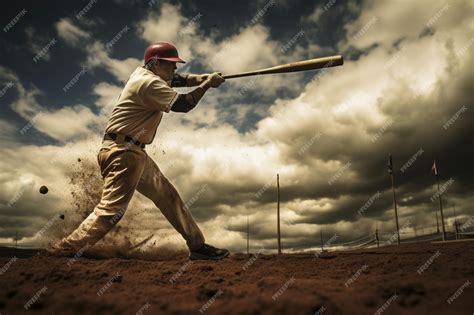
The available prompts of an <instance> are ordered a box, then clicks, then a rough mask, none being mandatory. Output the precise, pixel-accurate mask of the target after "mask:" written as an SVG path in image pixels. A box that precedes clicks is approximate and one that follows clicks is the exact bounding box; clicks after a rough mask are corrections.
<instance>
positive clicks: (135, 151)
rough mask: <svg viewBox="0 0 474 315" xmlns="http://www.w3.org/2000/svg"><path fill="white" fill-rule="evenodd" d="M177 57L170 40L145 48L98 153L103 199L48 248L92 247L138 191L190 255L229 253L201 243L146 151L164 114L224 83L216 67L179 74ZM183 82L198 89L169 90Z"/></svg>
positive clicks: (188, 105)
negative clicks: (203, 72) (214, 68)
mask: <svg viewBox="0 0 474 315" xmlns="http://www.w3.org/2000/svg"><path fill="white" fill-rule="evenodd" d="M177 62H180V63H185V61H183V60H182V59H181V58H180V57H179V56H178V51H177V49H176V47H174V46H173V45H171V44H169V43H157V44H154V45H151V46H150V47H148V48H147V49H146V51H145V56H144V65H143V66H142V67H138V68H137V69H136V70H135V71H134V72H133V73H132V74H131V76H130V78H129V80H128V82H127V84H126V85H125V87H124V89H123V91H122V93H121V94H120V96H119V98H118V100H117V104H116V105H115V107H114V110H113V112H112V116H111V117H110V119H109V122H108V124H107V127H106V130H105V135H104V139H103V142H102V148H101V149H100V151H99V153H98V156H97V160H98V163H99V166H100V170H101V174H102V177H103V179H104V186H103V190H102V197H101V200H100V202H99V203H98V204H97V206H96V207H95V208H94V210H93V212H92V213H91V214H90V215H89V216H88V217H87V218H86V219H85V220H84V221H83V222H82V223H81V224H80V226H79V227H78V228H77V229H76V230H75V231H73V232H72V233H71V234H70V235H69V236H67V237H66V238H64V239H62V240H61V241H59V242H58V243H56V244H54V245H52V246H50V248H49V251H50V252H53V253H55V254H58V253H59V254H67V255H71V254H74V253H76V252H77V251H79V250H80V249H81V248H87V247H88V246H93V245H94V244H95V243H96V242H97V241H99V240H100V239H101V238H102V237H104V235H105V234H106V233H107V232H109V231H110V230H111V229H112V228H113V227H114V225H115V224H116V223H117V222H118V221H119V220H120V218H121V217H122V216H123V215H124V213H125V210H126V209H127V206H128V204H129V202H130V200H131V198H132V196H133V193H134V192H135V190H137V191H138V192H140V193H141V194H143V195H144V196H146V197H147V198H149V199H151V200H152V201H153V202H154V203H155V205H156V206H157V207H158V208H159V209H160V210H161V212H162V213H163V215H164V216H165V217H166V219H168V221H169V222H170V223H171V224H172V225H173V227H174V228H175V229H176V230H177V231H178V232H179V233H180V234H181V235H182V237H183V238H184V239H185V240H186V244H187V246H188V248H189V251H190V258H191V259H192V260H195V259H213V260H216V259H221V258H224V257H226V256H227V255H228V254H229V251H228V250H226V249H218V248H215V247H213V246H211V245H208V244H206V243H205V240H204V236H203V234H202V232H201V230H200V229H199V227H198V226H197V224H196V222H195V221H194V218H193V217H192V215H191V213H190V212H189V209H188V208H187V207H186V205H185V204H184V202H183V200H182V199H181V197H180V195H179V193H178V191H177V190H176V189H175V188H174V187H173V185H172V184H171V183H170V182H169V181H168V179H167V178H166V177H165V176H164V175H163V173H161V171H160V169H159V168H158V166H157V165H156V163H155V162H154V161H153V160H152V159H151V158H150V157H149V156H148V154H147V153H146V151H145V147H146V145H147V144H150V143H151V142H152V141H153V139H154V138H155V135H156V130H157V128H158V125H159V124H160V121H161V119H162V117H163V114H164V113H169V112H170V111H172V112H178V113H187V112H189V111H190V110H192V109H193V108H194V107H195V106H196V105H197V104H198V102H199V100H200V99H201V98H202V97H203V95H204V93H206V91H207V90H208V89H209V88H211V87H212V88H217V87H218V86H219V85H221V84H222V83H223V82H224V78H222V76H221V75H220V74H219V73H217V72H215V73H212V74H202V75H192V74H188V75H181V74H177V73H175V70H176V63H177ZM185 86H187V87H192V86H196V87H197V88H196V89H195V90H193V91H192V92H190V93H187V94H178V93H177V92H176V91H175V90H173V89H172V87H185Z"/></svg>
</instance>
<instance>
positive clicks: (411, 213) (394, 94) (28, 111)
mask: <svg viewBox="0 0 474 315" xmlns="http://www.w3.org/2000/svg"><path fill="white" fill-rule="evenodd" d="M473 16H474V4H473V2H472V1H468V0H463V1H444V0H442V1H428V0H426V1H408V0H406V1H405V0H403V1H395V0H393V1H375V0H372V1H371V0H367V1H344V2H343V1H337V0H331V1H287V0H270V1H267V0H263V1H247V2H245V1H219V2H218V1H199V2H193V1H186V0H183V1H180V3H179V4H176V2H173V3H171V2H163V1H158V0H157V1H154V0H152V1H122V0H121V1H118V0H117V1H105V0H98V1H96V0H91V1H87V0H86V1H68V2H60V3H58V2H56V1H44V2H42V3H41V5H39V4H38V2H37V1H15V2H14V3H11V4H10V5H9V6H8V7H4V8H3V9H2V13H1V26H2V28H3V30H2V32H1V37H0V44H1V45H0V70H1V71H0V104H1V107H0V112H1V116H0V127H1V128H0V130H1V134H0V141H1V146H0V157H1V164H0V176H1V182H0V203H1V204H0V243H1V244H11V243H12V241H13V239H14V237H15V234H16V233H18V238H19V243H20V244H23V245H25V246H26V245H31V246H33V245H35V246H39V245H41V244H44V243H45V242H47V241H49V240H51V239H52V238H56V237H58V236H61V235H64V234H65V233H67V232H68V231H70V230H71V229H73V228H74V227H76V226H77V225H78V224H79V222H80V220H81V218H83V217H84V216H85V215H87V213H88V212H90V211H92V207H93V206H94V203H95V202H97V201H98V199H97V198H98V197H99V195H100V184H101V182H100V180H101V179H100V174H99V170H98V166H97V162H96V155H97V152H98V150H99V148H100V142H101V140H100V139H101V136H102V135H103V131H104V128H105V125H106V123H107V118H108V116H109V115H110V113H111V111H112V109H113V106H114V102H115V100H116V99H117V97H118V95H119V94H120V91H121V89H122V87H123V86H124V84H125V82H126V81H127V78H128V77H129V75H130V74H131V72H132V71H133V70H134V69H135V68H136V67H137V66H140V65H141V63H142V61H141V58H142V56H143V52H144V50H145V48H146V47H147V45H149V44H150V43H153V42H159V41H168V42H171V43H173V44H175V45H176V46H177V47H178V49H179V53H180V55H181V56H182V58H184V59H185V60H187V61H188V63H186V64H185V65H182V66H180V68H178V72H190V73H207V72H212V71H221V72H223V73H224V74H231V73H234V72H241V71H249V70H256V69H260V68H264V67H269V66H274V65H278V64H281V63H287V62H291V61H298V60H305V59H309V58H316V57H323V56H328V55H333V54H341V55H343V56H344V58H345V64H344V66H343V67H338V68H331V69H328V70H327V71H320V72H314V71H313V72H305V73H293V74H285V75H269V76H262V77H253V78H252V77H250V78H242V79H232V80H228V81H227V82H226V83H225V84H223V85H222V86H221V87H220V88H218V89H212V90H210V91H209V92H208V93H207V94H206V95H205V97H204V98H203V99H202V101H201V102H200V104H199V106H198V107H197V108H196V109H194V110H193V111H192V112H190V113H187V114H180V113H169V114H166V115H165V117H164V119H163V121H162V123H161V125H160V127H159V129H158V133H157V137H156V138H155V141H154V142H153V144H151V145H150V146H148V148H147V152H148V154H149V155H150V156H152V158H153V159H154V160H155V161H156V162H157V164H158V165H159V166H160V167H161V169H162V171H163V172H164V173H165V175H166V176H167V177H168V178H169V179H170V180H171V182H173V183H174V185H175V186H176V187H177V189H178V190H179V191H180V193H181V195H182V197H183V199H184V200H185V201H188V205H189V207H190V209H191V211H192V213H193V215H194V216H195V218H196V220H197V221H198V222H199V224H200V226H201V228H202V229H203V232H204V234H205V236H206V237H207V239H208V241H209V242H210V243H212V244H215V245H218V246H225V247H228V248H231V249H233V250H244V248H245V244H246V234H245V233H246V222H247V216H248V217H249V220H250V234H251V246H252V247H253V248H260V247H263V248H265V249H275V247H276V241H275V235H276V174H277V173H279V174H280V185H281V211H282V214H281V215H282V243H283V247H284V248H286V249H289V248H291V249H305V248H311V247H314V246H317V245H318V244H319V232H320V230H321V229H322V230H323V231H324V235H325V236H326V238H329V237H330V236H332V235H334V234H336V235H338V237H339V240H338V241H348V240H352V239H355V238H357V237H360V236H363V235H367V234H369V233H373V231H374V229H375V228H376V227H377V228H379V229H381V230H384V231H394V229H395V225H394V214H393V206H392V192H391V184H390V177H389V174H388V172H387V158H388V155H389V154H390V153H392V155H393V160H394V175H395V183H396V189H397V197H398V203H399V216H400V225H401V226H405V227H406V229H405V231H406V232H410V231H413V230H414V228H415V227H417V228H418V229H419V230H420V229H422V228H429V227H431V228H433V225H435V224H436V217H435V212H436V209H437V207H438V204H437V200H436V199H434V198H433V195H434V194H435V193H436V182H435V177H434V175H433V173H432V172H431V166H432V164H433V159H434V158H436V159H437V164H438V170H439V173H440V185H441V187H442V188H443V190H444V194H443V198H444V199H443V203H444V207H445V219H446V224H447V229H449V230H452V223H453V222H454V216H453V205H455V206H456V214H457V220H459V221H461V222H465V221H466V220H468V219H469V218H470V217H471V216H472V215H474V210H473V208H472V204H473V202H474V196H473V194H472V192H473V188H474V181H473V180H472V175H473V174H474V172H473V171H474V167H473V162H472V161H473V160H474V151H473V145H472V144H473V141H472V136H473V130H474V128H473V106H472V105H473V93H474V92H473V91H474V89H473V87H474V86H473V85H474V62H473V56H474V45H473V44H474V37H473V34H474V19H473V18H472V17H473ZM470 139H471V140H470ZM42 185H46V186H48V188H49V193H48V194H46V195H42V194H40V193H39V192H38V190H39V187H40V186H42ZM433 200H434V201H433ZM58 214H65V215H66V216H65V220H58V219H57V216H58ZM107 239H108V240H109V241H113V240H119V241H125V242H130V243H131V244H132V246H133V245H135V244H137V243H139V242H141V241H143V240H145V241H144V242H145V243H147V244H148V246H152V245H150V244H153V243H150V242H151V240H153V241H154V243H155V244H156V245H153V246H164V244H176V246H178V247H179V246H181V247H183V246H184V242H183V241H182V240H181V239H180V238H179V237H178V236H177V235H176V233H175V232H174V231H173V230H171V229H170V225H169V224H168V223H167V222H166V220H165V219H164V218H163V216H162V215H161V213H160V212H159V211H158V210H157V209H156V208H155V207H154V205H153V204H152V203H151V201H148V200H147V199H146V198H144V197H143V196H141V195H139V193H136V195H135V196H134V199H133V201H132V203H131V205H130V208H129V210H128V212H127V214H126V215H125V217H124V219H123V220H122V221H121V222H120V223H119V225H118V227H117V229H116V230H115V231H113V232H112V233H111V234H110V235H108V237H107ZM106 241H107V240H106ZM98 245H99V244H98Z"/></svg>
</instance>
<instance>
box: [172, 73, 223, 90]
mask: <svg viewBox="0 0 474 315" xmlns="http://www.w3.org/2000/svg"><path fill="white" fill-rule="evenodd" d="M219 74H220V75H222V74H221V73H220V72H219ZM210 75H211V73H204V74H179V73H175V74H174V77H173V79H171V84H170V86H171V87H192V86H199V85H201V84H202V83H203V82H204V81H206V79H207V78H209V76H210Z"/></svg>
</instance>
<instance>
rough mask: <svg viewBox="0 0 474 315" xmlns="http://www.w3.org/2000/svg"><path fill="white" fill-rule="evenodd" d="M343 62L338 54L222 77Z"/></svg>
mask: <svg viewBox="0 0 474 315" xmlns="http://www.w3.org/2000/svg"><path fill="white" fill-rule="evenodd" d="M343 64H344V59H343V58H342V56H340V55H336V56H329V57H323V58H316V59H310V60H304V61H298V62H292V63H288V64H284V65H280V66H276V67H272V68H267V69H262V70H257V71H249V72H241V73H236V74H230V75H224V76H223V77H224V79H234V78H241V77H248V76H253V75H262V74H274V73H290V72H299V71H307V70H317V69H325V68H329V67H337V66H342V65H343Z"/></svg>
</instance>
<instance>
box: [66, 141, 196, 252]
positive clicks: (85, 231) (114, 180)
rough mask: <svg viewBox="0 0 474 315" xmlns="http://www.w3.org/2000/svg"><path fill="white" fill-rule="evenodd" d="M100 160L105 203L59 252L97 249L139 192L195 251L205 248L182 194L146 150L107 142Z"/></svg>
mask: <svg viewBox="0 0 474 315" xmlns="http://www.w3.org/2000/svg"><path fill="white" fill-rule="evenodd" d="M97 160H98V162H99V166H100V170H101V173H102V177H103V179H104V186H103V190H102V197H101V200H100V202H99V203H98V204H97V206H96V207H95V208H94V211H93V212H92V213H91V214H90V215H89V216H88V217H87V218H86V219H85V220H84V221H83V222H82V223H81V225H80V226H79V227H78V228H77V229H76V230H75V231H74V232H72V233H71V234H70V235H69V236H67V237H66V238H64V239H63V240H62V241H61V242H60V245H59V246H58V247H59V248H64V249H68V250H76V251H77V250H79V249H81V248H83V247H86V246H92V245H94V244H95V243H96V242H97V241H99V240H100V239H101V238H103V237H104V235H105V234H107V232H109V231H110V230H111V229H112V228H113V227H114V225H115V224H116V223H117V222H118V221H119V220H120V218H121V217H122V216H123V215H124V213H125V210H126V209H127V206H128V204H129V202H130V200H131V199H132V196H133V193H134V192H135V189H136V190H137V191H138V192H140V193H141V194H143V195H144V196H145V197H147V198H149V199H151V200H152V201H153V202H154V203H155V205H156V206H157V207H158V208H159V209H160V210H161V212H162V213H163V215H164V216H165V217H166V219H168V221H169V222H170V223H171V225H172V226H173V227H174V228H175V229H176V230H177V231H178V232H179V233H180V234H181V235H182V236H183V238H184V239H185V240H186V243H187V245H188V247H189V249H190V250H191V251H192V250H195V249H198V248H199V247H201V246H202V245H203V244H204V236H203V234H202V232H201V230H200V229H199V227H198V226H197V224H196V222H195V221H194V218H193V217H192V215H191V213H190V212H189V210H188V208H187V207H186V205H185V204H184V202H183V200H182V199H181V197H180V196H179V194H178V192H177V191H176V189H175V188H174V187H173V185H172V184H171V183H170V182H169V181H168V179H167V178H166V177H165V176H164V175H163V173H161V171H160V169H159V168H158V166H157V165H156V164H155V162H154V161H153V160H152V159H151V158H150V157H149V156H148V155H147V153H146V152H145V151H144V150H143V149H141V148H140V147H138V146H136V145H134V144H131V143H116V142H114V141H111V140H104V142H103V145H102V148H101V149H100V151H99V154H98V156H97Z"/></svg>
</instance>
